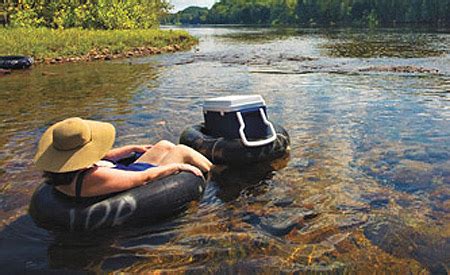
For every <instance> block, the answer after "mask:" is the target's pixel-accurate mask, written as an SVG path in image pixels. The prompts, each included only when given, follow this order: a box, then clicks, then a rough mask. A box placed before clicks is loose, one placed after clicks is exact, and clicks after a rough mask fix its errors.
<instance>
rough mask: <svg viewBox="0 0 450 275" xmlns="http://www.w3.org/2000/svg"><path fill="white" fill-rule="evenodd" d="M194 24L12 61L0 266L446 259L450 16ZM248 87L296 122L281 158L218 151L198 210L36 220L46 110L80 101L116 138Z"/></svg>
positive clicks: (439, 268)
mask: <svg viewBox="0 0 450 275" xmlns="http://www.w3.org/2000/svg"><path fill="white" fill-rule="evenodd" d="M188 31H189V32H191V33H192V34H193V35H195V36H197V37H199V38H200V44H199V45H198V46H197V47H196V48H195V49H193V50H192V51H189V52H182V53H176V54H167V55H159V56H151V57H143V58H135V59H126V60H115V61H111V62H92V63H80V64H63V65H50V66H44V65H41V66H37V67H35V68H34V69H32V70H28V71H24V72H14V73H13V74H12V75H10V76H7V77H3V78H0V121H1V124H0V218H1V220H2V223H1V226H0V266H2V271H4V272H8V271H9V272H24V271H31V272H32V271H44V272H45V271H59V272H61V271H63V270H72V271H93V272H110V271H125V272H150V271H168V272H171V271H173V272H183V271H185V272H188V273H198V272H211V273H216V272H220V273H225V272H226V273H235V272H240V273H279V272H296V271H298V272H306V271H317V272H319V271H323V272H328V271H329V272H333V273H334V272H361V273H363V272H364V273H366V272H368V273H375V272H376V273H379V272H396V273H407V272H408V273H419V272H425V273H428V272H430V273H434V274H441V273H442V274H445V273H448V271H449V269H450V255H449V251H450V47H449V45H450V34H449V31H448V30H439V31H436V30H433V31H430V30H412V29H401V30H399V29H394V30H392V29H386V30H362V29H360V30H355V29H335V30H326V29H283V30H274V29H254V28H190V29H188ZM235 94H261V95H262V96H263V97H264V99H265V101H266V103H267V105H268V114H269V118H270V119H271V120H272V121H273V122H276V123H278V124H281V125H283V126H284V127H285V128H286V129H287V131H288V132H289V134H290V137H291V153H290V157H289V158H285V159H283V160H278V161H277V162H276V163H273V164H272V166H273V167H276V168H277V169H279V170H278V171H276V172H273V173H267V169H265V168H267V167H266V166H265V165H264V164H260V165H257V166H256V167H245V168H242V170H237V169H229V168H226V167H218V168H217V169H216V170H215V172H214V173H213V176H212V178H211V180H210V181H209V182H208V186H207V189H206V191H205V195H204V197H203V199H202V201H201V202H199V203H197V204H194V205H192V206H191V207H190V208H189V209H188V211H187V212H186V213H185V214H184V215H182V216H180V217H177V218H174V219H172V220H170V221H167V222H164V223H162V224H156V225H155V224H149V225H148V227H142V228H139V229H137V228H136V229H128V230H124V231H123V232H119V233H117V232H116V233H115V234H111V235H108V234H98V235H95V236H89V237H84V238H83V237H79V236H78V237H75V236H67V235H61V234H56V233H51V232H48V231H46V230H43V229H40V228H38V227H36V226H35V225H34V224H33V222H32V221H31V219H30V217H29V216H28V214H27V206H28V203H29V200H30V197H31V194H32V192H33V190H34V188H35V187H36V186H37V185H38V184H39V183H40V182H41V178H40V173H39V172H38V171H37V170H35V169H34V168H33V165H32V163H31V159H32V157H33V154H34V150H35V148H36V144H37V141H38V139H39V136H40V135H41V134H42V133H43V131H44V130H45V129H46V127H48V126H49V125H51V124H53V123H54V122H56V121H59V120H62V119H64V118H66V117H70V116H81V117H84V118H90V119H98V120H102V121H108V122H111V123H113V124H114V125H115V126H116V128H117V130H118V134H117V142H116V145H117V146H120V145H125V144H129V143H154V142H156V141H158V140H160V139H167V140H170V141H172V142H177V140H178V137H179V135H180V133H181V132H182V130H183V129H184V128H185V127H186V126H187V125H191V124H194V123H197V122H200V121H201V120H202V110H201V104H202V101H203V99H205V98H210V97H215V96H224V95H235ZM263 166H264V167H263Z"/></svg>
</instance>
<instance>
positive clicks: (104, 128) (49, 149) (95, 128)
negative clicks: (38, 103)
mask: <svg viewBox="0 0 450 275" xmlns="http://www.w3.org/2000/svg"><path fill="white" fill-rule="evenodd" d="M83 121H84V122H85V123H87V124H88V126H89V128H90V129H91V134H92V139H91V141H90V142H88V143H86V144H85V145H83V146H82V147H80V148H77V149H74V150H69V151H61V150H57V149H56V148H55V147H54V146H53V129H54V127H55V126H56V124H55V125H53V126H51V127H50V128H48V129H47V131H45V133H44V134H43V135H42V138H41V140H40V141H39V145H38V150H37V152H36V155H35V157H34V162H35V164H36V166H37V167H38V168H39V169H41V170H43V171H47V172H54V173H64V172H71V171H76V170H80V169H83V168H87V167H89V166H91V165H92V164H94V163H95V162H97V161H99V160H100V159H102V157H104V156H105V154H106V153H107V152H108V151H109V150H110V149H111V148H112V145H113V144H114V139H115V135H116V130H115V128H114V126H113V125H112V124H110V123H106V122H98V121H93V120H85V119H84V120H83Z"/></svg>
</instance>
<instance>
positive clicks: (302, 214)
mask: <svg viewBox="0 0 450 275" xmlns="http://www.w3.org/2000/svg"><path fill="white" fill-rule="evenodd" d="M315 216H317V214H316V213H315V212H314V211H312V210H306V209H305V210H301V209H298V208H295V209H294V208H293V209H288V210H284V211H280V212H276V213H272V214H267V215H261V216H259V215H257V214H255V213H251V212H248V213H245V214H244V216H243V217H242V219H243V221H244V222H246V223H249V224H251V225H253V226H255V227H256V228H258V229H261V230H263V231H265V232H267V233H269V234H270V235H273V236H277V237H282V236H285V235H287V234H289V233H290V232H291V231H292V230H293V229H295V228H297V229H299V228H301V227H302V224H303V221H304V220H305V219H310V218H312V217H315Z"/></svg>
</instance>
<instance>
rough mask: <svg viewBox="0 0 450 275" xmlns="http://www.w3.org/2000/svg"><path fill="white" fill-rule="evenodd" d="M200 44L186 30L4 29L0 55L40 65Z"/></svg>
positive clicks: (106, 57)
mask: <svg viewBox="0 0 450 275" xmlns="http://www.w3.org/2000/svg"><path fill="white" fill-rule="evenodd" d="M197 43H198V40H197V39H196V38H194V37H193V36H191V35H190V34H189V33H188V32H186V31H183V30H159V29H144V30H142V29H140V30H84V29H64V30H55V29H47V28H0V45H2V47H0V56H1V55H28V56H32V57H33V58H34V60H35V62H36V63H38V64H39V63H46V64H56V63H64V62H79V61H92V60H110V59H116V58H123V57H131V56H143V55H151V54H159V53H163V52H175V51H181V50H187V49H190V48H191V47H192V46H193V45H195V44H197Z"/></svg>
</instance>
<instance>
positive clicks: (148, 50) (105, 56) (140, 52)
mask: <svg viewBox="0 0 450 275" xmlns="http://www.w3.org/2000/svg"><path fill="white" fill-rule="evenodd" d="M188 48H189V47H185V48H183V47H182V46H180V45H178V44H173V45H172V44H171V45H167V46H164V47H160V48H158V47H136V48H134V49H132V50H128V51H124V52H121V53H111V51H110V50H109V49H108V48H104V49H92V50H90V51H89V52H88V53H87V54H85V55H82V56H71V57H62V56H58V57H54V58H36V59H35V64H62V63H76V62H91V61H99V60H113V59H120V58H131V57H141V56H149V55H157V54H162V53H173V52H177V51H182V50H187V49H188ZM0 74H1V73H0Z"/></svg>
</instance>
